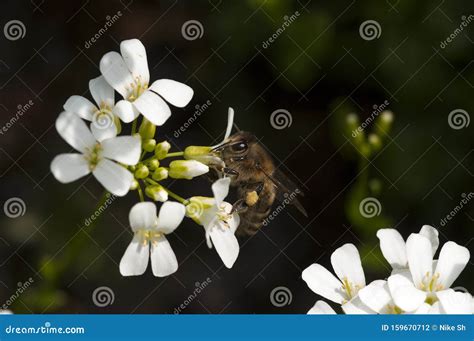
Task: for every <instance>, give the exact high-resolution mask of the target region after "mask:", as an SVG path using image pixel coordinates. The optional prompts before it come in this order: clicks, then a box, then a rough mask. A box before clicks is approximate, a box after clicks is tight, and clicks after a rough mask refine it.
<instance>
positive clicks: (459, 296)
mask: <svg viewBox="0 0 474 341" xmlns="http://www.w3.org/2000/svg"><path fill="white" fill-rule="evenodd" d="M436 296H437V297H438V299H439V302H440V304H441V306H442V308H443V310H444V311H445V312H446V314H469V315H470V314H472V307H471V301H472V296H471V295H470V294H469V293H467V292H456V291H454V290H452V289H448V290H442V291H438V292H437V293H436Z"/></svg>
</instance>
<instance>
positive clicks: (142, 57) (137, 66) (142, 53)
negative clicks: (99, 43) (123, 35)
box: [120, 39, 150, 84]
mask: <svg viewBox="0 0 474 341" xmlns="http://www.w3.org/2000/svg"><path fill="white" fill-rule="evenodd" d="M120 53H121V54H122V57H123V60H124V61H125V64H126V65H127V67H128V69H129V70H130V72H131V73H132V75H133V78H134V79H137V78H138V79H139V80H140V81H141V83H142V84H143V83H144V84H148V82H149V81H150V72H149V70H148V61H147V58H146V50H145V46H143V44H142V42H141V41H140V40H138V39H130V40H124V41H122V42H121V43H120Z"/></svg>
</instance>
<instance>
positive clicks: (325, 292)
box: [302, 264, 346, 304]
mask: <svg viewBox="0 0 474 341" xmlns="http://www.w3.org/2000/svg"><path fill="white" fill-rule="evenodd" d="M302 277H303V280H304V281H305V282H306V284H307V285H308V287H309V288H310V289H311V290H312V291H313V292H314V293H316V294H318V295H320V296H323V297H324V298H327V299H328V300H330V301H332V302H335V303H339V304H342V302H343V301H344V300H345V299H346V297H345V295H343V292H342V289H341V287H342V283H341V282H340V281H339V280H338V279H337V278H336V276H334V275H333V274H332V273H331V272H329V271H328V270H327V269H326V268H325V267H323V266H322V265H320V264H312V265H310V266H309V267H307V268H306V269H304V270H303V274H302Z"/></svg>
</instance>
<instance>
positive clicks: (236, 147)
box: [232, 142, 248, 152]
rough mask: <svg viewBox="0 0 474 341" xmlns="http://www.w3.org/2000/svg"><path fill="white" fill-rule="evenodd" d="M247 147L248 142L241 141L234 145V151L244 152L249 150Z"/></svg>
mask: <svg viewBox="0 0 474 341" xmlns="http://www.w3.org/2000/svg"><path fill="white" fill-rule="evenodd" d="M247 148H248V146H247V143H245V142H239V143H236V144H233V145H232V151H234V152H244V151H246V150H247Z"/></svg>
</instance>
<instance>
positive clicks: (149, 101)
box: [133, 90, 171, 126]
mask: <svg viewBox="0 0 474 341" xmlns="http://www.w3.org/2000/svg"><path fill="white" fill-rule="evenodd" d="M133 105H134V106H135V108H136V109H137V110H138V111H139V112H141V113H142V114H143V116H145V117H146V118H147V119H148V121H150V122H151V123H153V124H154V125H157V126H161V125H163V124H164V123H165V122H166V120H167V119H168V118H169V117H170V116H171V110H170V107H169V106H168V104H166V102H165V101H163V99H162V98H161V97H160V96H158V95H157V94H155V93H154V92H151V91H150V90H147V91H145V92H144V93H143V94H141V95H140V96H139V97H138V98H137V99H136V100H135V101H134V102H133Z"/></svg>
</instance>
